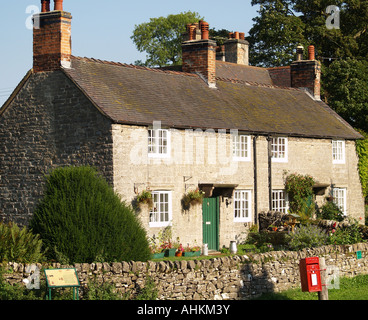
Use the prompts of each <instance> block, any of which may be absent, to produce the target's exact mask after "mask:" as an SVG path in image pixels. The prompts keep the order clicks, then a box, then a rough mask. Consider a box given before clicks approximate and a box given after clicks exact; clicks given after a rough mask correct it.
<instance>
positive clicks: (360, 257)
mask: <svg viewBox="0 0 368 320" xmlns="http://www.w3.org/2000/svg"><path fill="white" fill-rule="evenodd" d="M356 255H357V259H362V252H361V251H357V252H356Z"/></svg>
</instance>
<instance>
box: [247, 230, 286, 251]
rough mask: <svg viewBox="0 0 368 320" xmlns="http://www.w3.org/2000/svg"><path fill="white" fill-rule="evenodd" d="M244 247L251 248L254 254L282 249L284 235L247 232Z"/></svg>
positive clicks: (284, 241) (284, 243)
mask: <svg viewBox="0 0 368 320" xmlns="http://www.w3.org/2000/svg"><path fill="white" fill-rule="evenodd" d="M244 245H251V246H253V248H254V250H253V251H255V252H259V253H263V252H269V251H273V250H275V249H279V248H284V247H285V245H286V235H285V233H283V232H266V231H260V232H258V231H257V232H249V233H248V237H247V240H246V242H245V243H244Z"/></svg>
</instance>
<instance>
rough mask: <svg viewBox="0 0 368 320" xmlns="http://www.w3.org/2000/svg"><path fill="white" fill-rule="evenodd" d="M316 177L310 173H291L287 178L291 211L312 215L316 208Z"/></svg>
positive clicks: (287, 191) (286, 187)
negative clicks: (313, 199) (313, 198)
mask: <svg viewBox="0 0 368 320" xmlns="http://www.w3.org/2000/svg"><path fill="white" fill-rule="evenodd" d="M313 185H314V179H313V178H312V177H311V176H309V175H305V176H303V175H301V174H297V173H294V174H290V175H288V176H286V178H285V192H286V193H287V194H288V195H289V206H290V212H292V213H298V214H307V215H308V216H311V214H312V211H313V209H314V202H313V201H312V197H313Z"/></svg>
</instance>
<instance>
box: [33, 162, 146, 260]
mask: <svg viewBox="0 0 368 320" xmlns="http://www.w3.org/2000/svg"><path fill="white" fill-rule="evenodd" d="M30 228H31V229H32V230H33V232H35V233H38V234H39V235H40V237H41V239H42V241H43V244H44V245H45V246H46V247H48V248H49V251H48V258H49V259H55V260H59V262H64V263H92V262H95V261H99V262H113V261H130V260H139V261H146V260H148V259H149V258H150V250H149V245H148V239H147V236H146V231H145V230H144V228H143V227H142V226H141V224H140V221H139V220H138V218H137V217H136V215H135V213H134V212H133V210H132V209H131V208H130V207H128V206H127V205H126V204H125V203H124V202H122V201H121V199H120V197H119V196H118V195H117V194H115V192H114V190H113V189H112V187H110V186H109V185H108V183H107V182H106V181H105V180H104V179H103V178H102V177H101V176H100V175H99V174H98V173H97V171H96V170H94V169H92V168H90V167H65V168H59V169H56V170H54V171H53V172H52V173H51V174H50V175H49V176H47V178H46V187H45V192H44V198H43V199H42V200H41V201H40V203H39V205H38V207H37V209H36V211H35V213H34V215H33V218H32V220H31V221H30ZM60 259H62V260H63V261H60Z"/></svg>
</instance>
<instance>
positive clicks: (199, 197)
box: [183, 188, 205, 207]
mask: <svg viewBox="0 0 368 320" xmlns="http://www.w3.org/2000/svg"><path fill="white" fill-rule="evenodd" d="M204 195H205V193H204V191H202V190H199V189H198V188H197V189H196V190H194V191H189V192H188V193H186V194H185V195H184V196H183V206H184V207H189V206H190V205H196V204H202V202H203V198H204Z"/></svg>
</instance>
